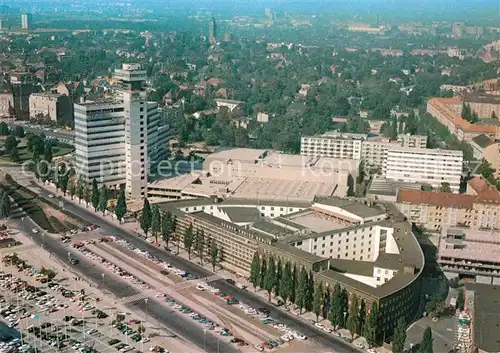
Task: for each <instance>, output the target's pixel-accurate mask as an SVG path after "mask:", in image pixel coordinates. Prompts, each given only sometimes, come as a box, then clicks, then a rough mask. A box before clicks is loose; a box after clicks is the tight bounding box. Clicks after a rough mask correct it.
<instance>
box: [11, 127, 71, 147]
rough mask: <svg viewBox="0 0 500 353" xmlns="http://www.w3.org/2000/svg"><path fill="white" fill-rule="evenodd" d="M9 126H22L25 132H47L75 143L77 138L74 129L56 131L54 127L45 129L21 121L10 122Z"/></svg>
mask: <svg viewBox="0 0 500 353" xmlns="http://www.w3.org/2000/svg"><path fill="white" fill-rule="evenodd" d="M7 125H9V126H11V127H12V126H22V127H23V129H24V131H25V132H32V133H34V134H38V135H39V134H42V133H43V134H45V136H48V137H52V138H56V139H59V140H68V141H70V143H73V141H74V139H75V135H74V133H73V132H72V131H60V130H57V131H54V130H53V129H43V128H41V127H29V126H26V124H22V123H19V122H8V123H7Z"/></svg>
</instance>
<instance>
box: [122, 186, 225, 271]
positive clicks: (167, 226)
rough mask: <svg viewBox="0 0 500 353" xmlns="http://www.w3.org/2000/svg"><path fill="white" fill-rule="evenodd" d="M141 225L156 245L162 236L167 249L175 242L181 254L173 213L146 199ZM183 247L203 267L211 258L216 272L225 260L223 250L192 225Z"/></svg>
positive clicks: (185, 235)
mask: <svg viewBox="0 0 500 353" xmlns="http://www.w3.org/2000/svg"><path fill="white" fill-rule="evenodd" d="M124 196H125V195H123V198H124ZM121 199H122V198H121V197H120V196H119V197H118V202H117V207H116V209H119V207H118V205H119V204H120V203H121ZM123 202H124V201H123ZM116 209H115V213H116ZM139 223H140V226H141V229H142V230H143V232H144V234H146V237H147V236H148V233H151V234H152V235H153V237H154V238H155V241H156V243H158V236H159V235H161V236H162V239H163V241H164V243H165V246H166V248H167V249H168V248H169V243H170V241H175V242H176V243H177V253H179V250H180V246H181V239H180V238H179V237H178V235H177V232H176V230H177V219H176V217H175V216H174V215H172V213H171V212H164V213H162V212H161V211H160V208H159V207H158V206H156V205H153V206H151V205H150V204H149V201H148V199H147V198H146V199H144V204H143V206H142V211H141V215H140V217H139ZM182 245H183V247H184V249H185V250H186V251H187V252H188V256H189V259H191V254H192V253H193V251H194V253H195V254H196V255H197V256H198V258H199V259H200V264H201V265H203V260H204V258H209V259H210V263H211V264H212V267H213V270H214V271H215V267H216V266H217V265H218V264H220V263H221V262H222V261H223V260H224V251H223V248H222V247H220V246H218V244H217V243H216V242H215V240H214V239H213V238H212V237H211V236H210V235H205V233H204V231H203V230H194V229H193V226H192V225H190V226H189V227H188V228H187V229H186V230H185V231H184V234H183V238H182Z"/></svg>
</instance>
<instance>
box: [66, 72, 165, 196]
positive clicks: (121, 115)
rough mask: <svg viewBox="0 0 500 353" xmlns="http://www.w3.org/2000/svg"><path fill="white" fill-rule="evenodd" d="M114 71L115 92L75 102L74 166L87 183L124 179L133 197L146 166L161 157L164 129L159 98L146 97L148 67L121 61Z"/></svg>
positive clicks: (142, 191)
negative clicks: (155, 100) (105, 97)
mask: <svg viewBox="0 0 500 353" xmlns="http://www.w3.org/2000/svg"><path fill="white" fill-rule="evenodd" d="M115 77H116V78H117V79H118V80H120V89H119V90H118V94H117V95H116V96H115V97H113V98H112V99H108V100H102V101H89V102H82V103H78V104H75V155H76V166H77V171H78V173H79V174H81V175H83V176H84V178H85V180H86V181H87V182H88V183H90V182H92V180H93V179H96V180H97V181H98V182H99V183H105V184H106V185H108V186H110V187H118V186H119V185H122V184H124V185H125V190H126V192H127V196H128V197H131V198H136V197H141V196H145V195H146V189H147V177H148V172H149V169H150V167H152V166H154V165H155V164H156V163H158V162H159V160H160V159H161V158H162V157H163V155H164V153H165V151H166V147H167V141H166V137H167V134H165V131H164V130H165V128H162V129H160V128H159V120H160V116H159V114H158V106H157V104H156V103H152V102H147V100H146V92H145V91H144V90H143V88H142V87H143V82H144V81H145V80H146V71H144V70H141V68H140V66H139V65H137V64H124V65H123V66H122V69H119V70H116V71H115ZM159 131H161V133H159Z"/></svg>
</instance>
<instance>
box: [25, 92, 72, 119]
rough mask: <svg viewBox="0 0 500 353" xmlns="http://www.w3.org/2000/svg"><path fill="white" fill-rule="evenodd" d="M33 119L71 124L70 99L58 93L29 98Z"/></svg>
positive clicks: (36, 94)
mask: <svg viewBox="0 0 500 353" xmlns="http://www.w3.org/2000/svg"><path fill="white" fill-rule="evenodd" d="M29 112H30V118H31V119H38V118H41V117H42V118H49V119H50V120H52V121H54V122H57V123H64V122H68V123H69V122H71V121H72V115H71V112H72V109H71V104H70V101H69V98H68V97H66V96H63V95H61V94H58V93H47V92H42V93H33V94H32V95H30V98H29Z"/></svg>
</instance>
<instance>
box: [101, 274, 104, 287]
mask: <svg viewBox="0 0 500 353" xmlns="http://www.w3.org/2000/svg"><path fill="white" fill-rule="evenodd" d="M104 276H105V274H104V272H103V273H101V277H102V289H103V290H104Z"/></svg>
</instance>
